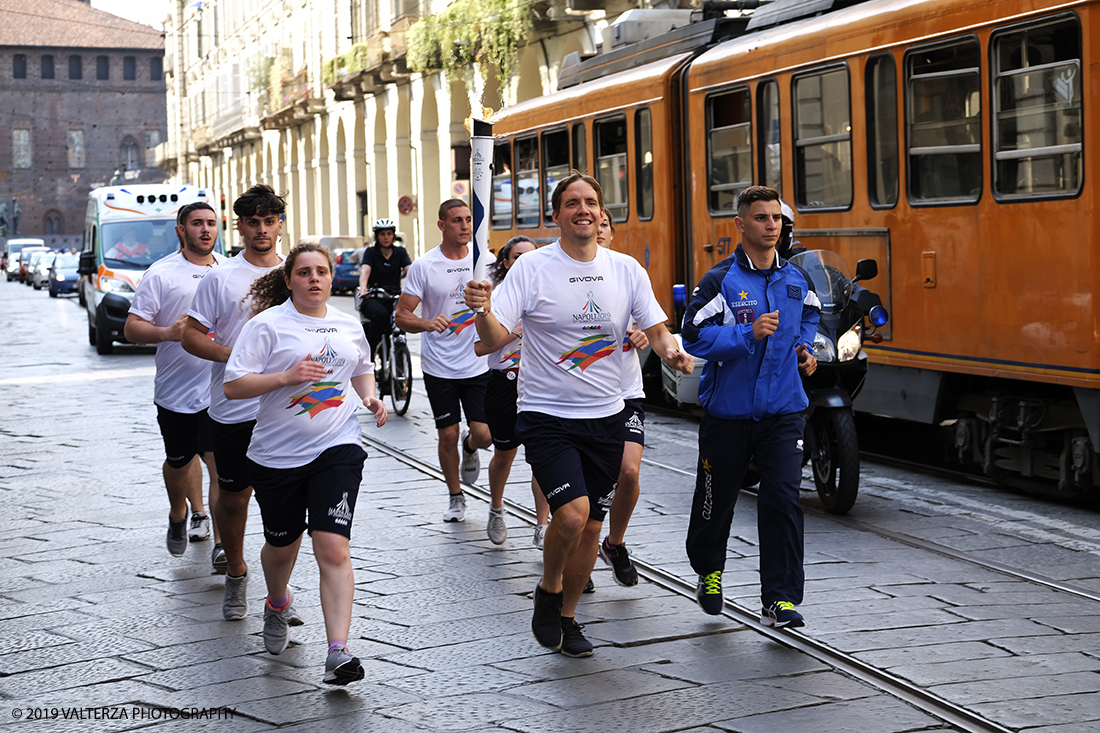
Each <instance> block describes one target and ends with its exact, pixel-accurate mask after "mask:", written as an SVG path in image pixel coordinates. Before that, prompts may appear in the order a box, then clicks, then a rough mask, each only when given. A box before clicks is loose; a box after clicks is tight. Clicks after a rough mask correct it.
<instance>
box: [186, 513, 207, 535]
mask: <svg viewBox="0 0 1100 733" xmlns="http://www.w3.org/2000/svg"><path fill="white" fill-rule="evenodd" d="M187 539H189V540H191V541H192V542H202V541H203V540H208V539H210V517H208V516H206V515H205V514H203V513H202V512H194V513H192V514H191V529H190V530H189V531H188V532H187Z"/></svg>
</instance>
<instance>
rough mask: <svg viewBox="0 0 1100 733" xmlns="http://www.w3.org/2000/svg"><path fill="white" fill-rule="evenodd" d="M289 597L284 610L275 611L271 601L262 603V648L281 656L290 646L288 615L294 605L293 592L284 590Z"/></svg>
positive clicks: (288, 589)
mask: <svg viewBox="0 0 1100 733" xmlns="http://www.w3.org/2000/svg"><path fill="white" fill-rule="evenodd" d="M286 592H287V595H288V596H289V597H290V599H289V601H288V602H287V604H286V608H284V609H283V610H282V611H276V610H275V609H274V608H272V606H271V599H270V598H269V599H268V600H266V601H264V648H265V649H267V650H268V651H269V652H271V653H272V654H282V653H283V652H284V651H285V650H286V648H287V645H289V644H290V613H291V607H292V606H293V605H294V591H292V590H291V589H290V588H287V589H286Z"/></svg>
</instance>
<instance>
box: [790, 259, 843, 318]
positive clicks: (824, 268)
mask: <svg viewBox="0 0 1100 733" xmlns="http://www.w3.org/2000/svg"><path fill="white" fill-rule="evenodd" d="M791 262H792V263H793V264H796V265H798V266H799V267H801V268H802V269H803V270H805V271H806V273H807V274H808V275H809V276H810V280H811V281H812V282H813V284H814V290H816V291H817V297H818V300H820V301H821V312H822V313H839V312H841V311H842V310H844V306H845V305H847V304H848V298H850V297H851V295H852V278H851V277H850V276H849V275H848V263H846V262H845V261H844V258H843V257H841V256H840V255H838V254H837V253H836V252H831V251H829V250H827V249H813V250H810V251H808V252H800V253H799V254H796V255H795V256H794V257H791Z"/></svg>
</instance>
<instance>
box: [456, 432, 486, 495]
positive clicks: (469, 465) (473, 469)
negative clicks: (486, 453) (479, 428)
mask: <svg viewBox="0 0 1100 733" xmlns="http://www.w3.org/2000/svg"><path fill="white" fill-rule="evenodd" d="M469 437H470V431H469V430H466V431H464V432H463V433H462V437H461V438H460V439H459V441H458V449H459V453H461V454H462V480H463V481H465V482H466V483H468V484H472V483H475V482H476V481H477V480H478V478H479V477H480V476H481V456H479V455H478V454H477V451H476V450H475V451H474V452H473V453H467V452H466V439H467V438H469Z"/></svg>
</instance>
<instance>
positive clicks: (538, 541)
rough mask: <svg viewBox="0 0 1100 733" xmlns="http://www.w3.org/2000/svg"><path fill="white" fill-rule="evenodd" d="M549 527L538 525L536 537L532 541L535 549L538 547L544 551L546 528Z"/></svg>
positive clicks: (547, 525) (536, 526)
mask: <svg viewBox="0 0 1100 733" xmlns="http://www.w3.org/2000/svg"><path fill="white" fill-rule="evenodd" d="M549 526H550V525H549V524H536V525H535V536H534V538H533V539H532V540H531V541H532V543H533V544H534V545H535V547H537V548H538V549H540V550H541V549H542V545H543V543H545V542H546V528H547V527H549Z"/></svg>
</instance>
